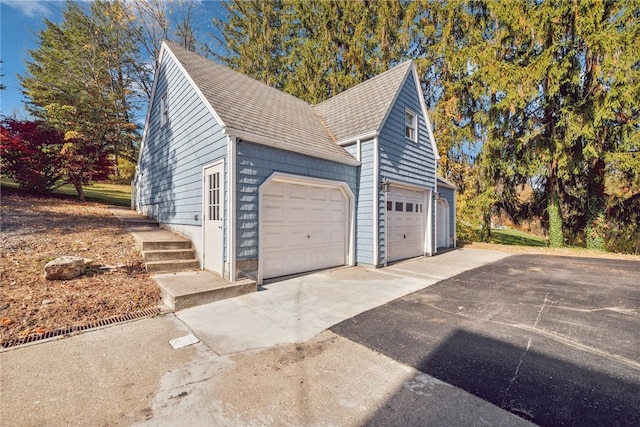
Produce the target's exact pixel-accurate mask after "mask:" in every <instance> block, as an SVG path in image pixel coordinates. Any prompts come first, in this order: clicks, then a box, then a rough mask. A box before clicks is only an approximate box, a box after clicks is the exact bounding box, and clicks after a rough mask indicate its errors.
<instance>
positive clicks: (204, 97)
mask: <svg viewBox="0 0 640 427" xmlns="http://www.w3.org/2000/svg"><path fill="white" fill-rule="evenodd" d="M162 50H163V51H166V52H167V54H168V55H170V56H171V58H172V59H173V61H174V62H175V63H176V65H177V66H178V68H179V69H180V71H181V72H182V74H183V75H184V76H185V78H186V79H187V81H188V82H189V84H190V85H191V87H193V90H195V91H196V93H197V94H198V97H200V99H202V102H203V103H204V105H205V106H206V107H207V109H208V110H209V112H210V113H211V115H213V118H215V119H216V121H217V122H218V124H219V125H220V127H222V130H223V131H224V130H225V128H226V127H227V126H226V125H225V124H224V122H223V121H222V119H221V118H220V116H219V115H218V113H216V110H214V109H213V106H212V105H211V104H210V103H209V100H208V99H207V97H206V96H204V94H203V93H202V91H201V90H200V88H199V87H198V85H197V84H196V82H194V81H193V79H192V78H191V76H190V75H189V73H187V70H185V68H184V67H183V66H182V63H181V62H180V61H179V60H178V58H177V57H176V56H175V55H174V53H173V52H172V51H171V49H170V48H169V46H167V45H166V43H165V42H162ZM160 57H161V58H162V55H160ZM169 108H171V107H169Z"/></svg>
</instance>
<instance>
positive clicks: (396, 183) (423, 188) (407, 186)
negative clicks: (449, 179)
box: [385, 179, 433, 191]
mask: <svg viewBox="0 0 640 427" xmlns="http://www.w3.org/2000/svg"><path fill="white" fill-rule="evenodd" d="M385 181H386V182H388V183H389V185H391V186H393V187H400V188H405V189H407V190H414V191H427V190H433V188H431V187H428V186H425V185H419V184H410V183H408V182H403V181H396V180H394V179H386V180H385Z"/></svg>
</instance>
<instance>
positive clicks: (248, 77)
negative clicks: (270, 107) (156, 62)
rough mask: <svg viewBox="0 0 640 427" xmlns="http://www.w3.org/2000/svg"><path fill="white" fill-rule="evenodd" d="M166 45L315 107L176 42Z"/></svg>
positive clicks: (167, 41) (173, 50) (172, 49)
mask: <svg viewBox="0 0 640 427" xmlns="http://www.w3.org/2000/svg"><path fill="white" fill-rule="evenodd" d="M164 43H166V44H167V46H168V47H169V49H170V50H171V51H172V52H173V53H174V54H175V48H178V49H179V50H181V51H182V52H181V53H182V54H187V55H190V56H192V57H193V58H194V59H197V60H199V61H202V60H204V61H208V62H210V63H211V64H213V65H214V66H216V67H217V68H218V69H220V70H222V71H224V72H231V73H233V74H235V75H237V76H238V77H240V78H242V79H247V80H252V81H254V82H255V83H258V84H260V85H262V86H264V87H265V88H268V90H271V91H276V92H279V93H281V94H284V95H286V96H288V97H290V98H293V99H295V100H297V101H298V102H301V103H304V104H306V105H308V106H311V107H313V104H310V103H309V102H307V101H305V100H304V99H300V98H298V97H297V96H294V95H291V94H290V93H288V92H285V91H283V90H281V89H278V88H277V87H273V86H271V85H269V84H267V83H264V82H262V81H260V80H258V79H256V78H255V77H251V76H249V75H247V74H244V73H241V72H240V71H237V70H234V69H233V68H231V67H229V66H227V65H224V64H219V63H217V62H216V61H214V60H213V59H210V58H207V57H206V56H203V55H200V54H199V53H196V52H193V51H191V50H188V49H185V48H184V47H182V46H180V45H179V44H177V43H176V42H173V41H169V40H165V41H164ZM178 59H180V58H178Z"/></svg>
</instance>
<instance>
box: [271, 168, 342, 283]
mask: <svg viewBox="0 0 640 427" xmlns="http://www.w3.org/2000/svg"><path fill="white" fill-rule="evenodd" d="M261 191H262V193H261V194H262V202H261V233H260V247H261V250H260V264H261V270H262V278H263V279H268V278H273V277H279V276H286V275H290V274H296V273H302V272H306V271H313V270H319V269H322V268H329V267H335V266H339V265H344V264H347V263H348V253H349V249H348V248H349V235H350V233H349V218H350V212H349V210H350V203H349V196H348V195H347V193H346V192H345V189H344V187H343V186H341V185H337V184H334V185H331V184H327V183H324V182H321V181H320V180H317V181H315V180H312V179H308V180H307V179H305V178H298V179H296V180H293V181H292V180H284V179H273V180H271V181H269V182H268V183H266V184H264V185H263V187H262V188H261Z"/></svg>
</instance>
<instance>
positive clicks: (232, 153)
mask: <svg viewBox="0 0 640 427" xmlns="http://www.w3.org/2000/svg"><path fill="white" fill-rule="evenodd" d="M227 169H228V170H227V174H228V177H227V179H228V209H229V215H228V218H229V221H228V222H227V223H228V230H227V238H228V245H227V248H228V253H227V259H228V260H229V281H230V282H235V281H236V137H235V136H229V137H228V141H227Z"/></svg>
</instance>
